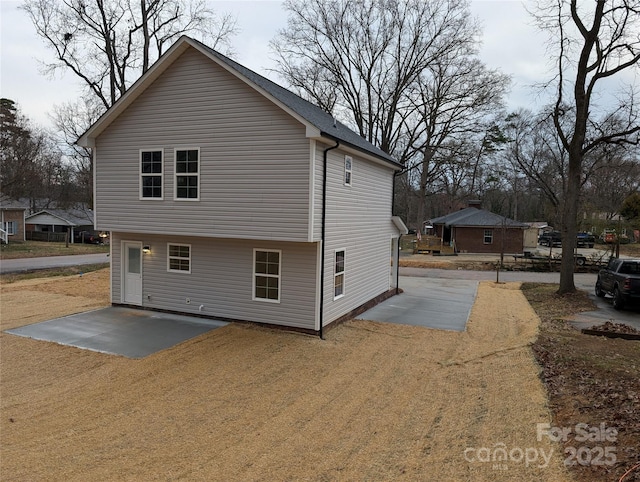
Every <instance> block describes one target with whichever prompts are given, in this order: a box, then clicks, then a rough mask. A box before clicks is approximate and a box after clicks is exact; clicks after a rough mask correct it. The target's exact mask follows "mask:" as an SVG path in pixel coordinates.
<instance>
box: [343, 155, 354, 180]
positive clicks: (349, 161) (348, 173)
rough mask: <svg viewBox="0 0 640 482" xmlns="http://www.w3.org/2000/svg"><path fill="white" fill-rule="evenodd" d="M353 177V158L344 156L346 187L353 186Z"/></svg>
mask: <svg viewBox="0 0 640 482" xmlns="http://www.w3.org/2000/svg"><path fill="white" fill-rule="evenodd" d="M352 175H353V158H352V157H351V156H344V185H345V186H351V177H352Z"/></svg>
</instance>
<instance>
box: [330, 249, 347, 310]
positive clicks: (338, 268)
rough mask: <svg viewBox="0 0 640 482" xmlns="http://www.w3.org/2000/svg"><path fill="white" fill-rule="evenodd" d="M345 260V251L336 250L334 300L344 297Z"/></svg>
mask: <svg viewBox="0 0 640 482" xmlns="http://www.w3.org/2000/svg"><path fill="white" fill-rule="evenodd" d="M344 260H345V250H344V249H336V252H335V259H334V264H333V266H334V269H333V299H334V300H337V299H338V298H341V297H343V296H344Z"/></svg>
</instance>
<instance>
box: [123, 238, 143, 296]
mask: <svg viewBox="0 0 640 482" xmlns="http://www.w3.org/2000/svg"><path fill="white" fill-rule="evenodd" d="M122 302H123V303H128V304H132V305H142V243H138V242H133V241H123V243H122Z"/></svg>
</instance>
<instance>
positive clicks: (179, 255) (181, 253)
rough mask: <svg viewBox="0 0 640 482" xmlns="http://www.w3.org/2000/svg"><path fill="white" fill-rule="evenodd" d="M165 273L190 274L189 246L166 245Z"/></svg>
mask: <svg viewBox="0 0 640 482" xmlns="http://www.w3.org/2000/svg"><path fill="white" fill-rule="evenodd" d="M167 271H172V272H176V273H185V274H189V273H191V245H190V244H172V243H169V244H168V245H167Z"/></svg>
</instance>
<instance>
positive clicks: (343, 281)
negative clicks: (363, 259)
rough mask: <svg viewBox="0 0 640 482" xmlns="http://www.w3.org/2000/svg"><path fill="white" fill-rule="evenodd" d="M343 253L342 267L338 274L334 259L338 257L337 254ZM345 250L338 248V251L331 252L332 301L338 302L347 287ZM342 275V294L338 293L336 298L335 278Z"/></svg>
mask: <svg viewBox="0 0 640 482" xmlns="http://www.w3.org/2000/svg"><path fill="white" fill-rule="evenodd" d="M340 252H342V253H344V267H343V269H342V271H341V272H340V273H337V272H336V258H337V256H338V253H340ZM346 273H347V250H346V249H345V248H340V249H336V250H334V252H333V300H334V301H335V300H339V299H340V298H343V297H344V294H345V293H346V291H347V290H346V285H347V283H346V282H347V276H346ZM339 275H342V293H340V294H339V295H338V296H336V278H337V277H338V276H339Z"/></svg>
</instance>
